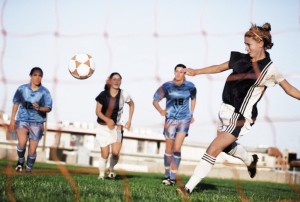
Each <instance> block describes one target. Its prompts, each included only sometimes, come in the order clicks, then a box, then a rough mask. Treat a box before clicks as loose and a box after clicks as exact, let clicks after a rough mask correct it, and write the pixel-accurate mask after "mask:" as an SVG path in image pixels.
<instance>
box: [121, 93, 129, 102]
mask: <svg viewBox="0 0 300 202" xmlns="http://www.w3.org/2000/svg"><path fill="white" fill-rule="evenodd" d="M122 95H123V98H124V102H125V103H129V102H130V101H131V97H130V95H129V94H128V93H127V92H126V91H124V90H122Z"/></svg>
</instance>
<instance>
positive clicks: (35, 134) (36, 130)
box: [26, 123, 44, 172]
mask: <svg viewBox="0 0 300 202" xmlns="http://www.w3.org/2000/svg"><path fill="white" fill-rule="evenodd" d="M43 135H44V125H43V124H42V123H29V134H28V137H29V149H28V156H27V162H26V172H31V170H32V168H33V165H34V163H35V160H36V157H37V153H36V149H37V147H38V144H39V141H40V140H41V139H42V137H43Z"/></svg>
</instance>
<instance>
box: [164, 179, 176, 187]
mask: <svg viewBox="0 0 300 202" xmlns="http://www.w3.org/2000/svg"><path fill="white" fill-rule="evenodd" d="M163 184H164V185H166V186H174V185H175V184H176V182H175V180H171V179H168V180H166V181H165V183H164V182H163Z"/></svg>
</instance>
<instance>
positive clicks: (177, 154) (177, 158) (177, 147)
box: [170, 132, 186, 183]
mask: <svg viewBox="0 0 300 202" xmlns="http://www.w3.org/2000/svg"><path fill="white" fill-rule="evenodd" d="M185 137H186V133H185V132H184V133H182V132H181V133H177V134H176V139H175V142H174V148H173V154H172V161H171V166H170V180H171V182H172V183H173V182H174V183H175V180H176V173H177V171H178V168H179V165H180V162H181V146H182V144H183V141H184V139H185Z"/></svg>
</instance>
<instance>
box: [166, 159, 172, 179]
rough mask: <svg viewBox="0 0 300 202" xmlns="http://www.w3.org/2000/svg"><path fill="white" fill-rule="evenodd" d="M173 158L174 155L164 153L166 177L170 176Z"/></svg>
mask: <svg viewBox="0 0 300 202" xmlns="http://www.w3.org/2000/svg"><path fill="white" fill-rule="evenodd" d="M171 159H172V155H171V154H168V153H165V155H164V166H165V177H170V164H171Z"/></svg>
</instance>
